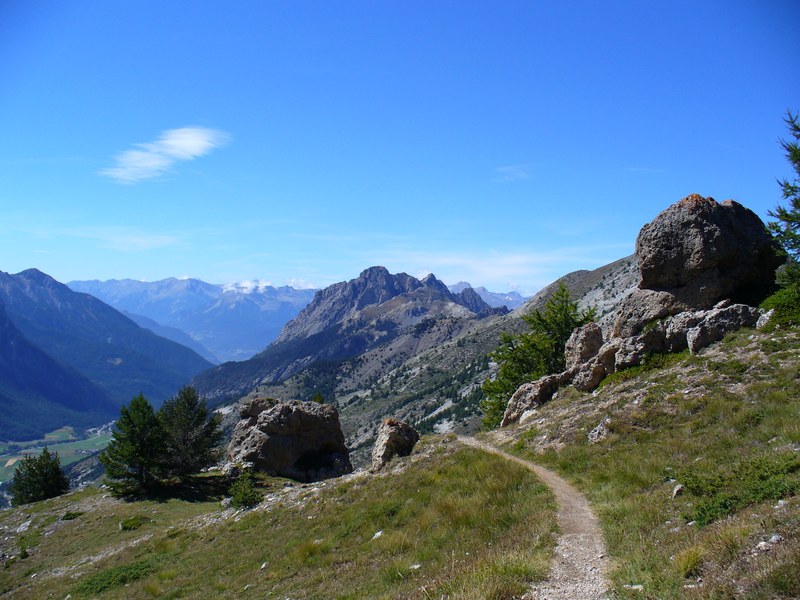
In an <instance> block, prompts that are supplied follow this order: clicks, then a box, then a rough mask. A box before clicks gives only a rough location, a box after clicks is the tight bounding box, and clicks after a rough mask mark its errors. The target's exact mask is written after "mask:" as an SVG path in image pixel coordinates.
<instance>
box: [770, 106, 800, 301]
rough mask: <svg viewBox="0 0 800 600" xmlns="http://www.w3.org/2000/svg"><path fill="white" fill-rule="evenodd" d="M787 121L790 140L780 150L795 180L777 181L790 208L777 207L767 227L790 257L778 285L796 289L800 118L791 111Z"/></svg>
mask: <svg viewBox="0 0 800 600" xmlns="http://www.w3.org/2000/svg"><path fill="white" fill-rule="evenodd" d="M784 121H785V122H786V125H787V126H788V128H789V135H790V138H789V139H788V140H781V147H782V148H783V150H784V152H785V153H786V158H787V160H788V161H789V163H790V164H791V165H792V169H793V170H794V173H795V176H794V179H793V180H791V181H790V180H789V179H782V180H779V181H778V184H779V185H780V186H781V193H782V195H783V199H784V200H788V201H789V206H788V207H784V206H780V205H778V206H777V207H776V208H775V210H774V211H770V212H769V216H770V217H773V218H775V219H777V221H772V222H770V223H769V224H768V227H769V230H770V231H771V232H772V233H773V235H774V236H775V237H776V238H777V240H778V241H779V242H780V243H781V244H782V245H783V247H784V249H785V250H786V253H787V254H788V255H789V262H788V264H787V265H786V267H785V269H784V270H783V272H782V273H781V274H780V279H779V281H780V283H781V284H783V285H785V286H789V285H795V286H796V285H800V123H798V114H792V113H791V111H788V112H787V113H786V117H785V118H784Z"/></svg>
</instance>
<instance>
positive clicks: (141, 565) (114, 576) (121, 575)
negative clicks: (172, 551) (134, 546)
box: [73, 559, 156, 596]
mask: <svg viewBox="0 0 800 600" xmlns="http://www.w3.org/2000/svg"><path fill="white" fill-rule="evenodd" d="M155 570H156V566H155V562H154V561H153V560H152V559H144V560H137V561H135V562H132V563H128V564H127V565H120V566H119V567H112V568H110V569H106V570H105V571H101V572H100V573H96V574H95V575H91V576H89V577H87V578H86V579H85V580H83V581H82V582H81V583H79V584H78V585H77V586H76V587H75V588H73V592H74V593H76V594H81V595H87V596H89V595H93V594H100V593H102V592H105V591H107V590H110V589H113V588H117V587H121V586H124V585H126V584H128V583H131V582H133V581H137V580H139V579H142V578H143V577H147V576H148V575H150V574H151V573H153V572H154V571H155Z"/></svg>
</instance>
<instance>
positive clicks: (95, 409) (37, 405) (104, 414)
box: [0, 302, 119, 440]
mask: <svg viewBox="0 0 800 600" xmlns="http://www.w3.org/2000/svg"><path fill="white" fill-rule="evenodd" d="M0 406H1V407H2V410H1V411H0V440H27V439H34V438H37V437H41V436H42V435H44V434H45V433H47V432H49V431H52V430H54V429H57V428H58V427H61V426H62V425H63V424H64V423H71V424H73V425H74V426H77V427H91V426H92V425H97V424H98V423H101V422H106V421H110V420H111V419H113V418H114V416H115V415H116V414H117V413H118V411H119V407H118V405H117V404H116V403H114V402H112V401H111V398H109V397H108V395H107V394H106V393H104V392H103V390H101V389H100V388H99V387H98V386H96V385H95V384H93V383H92V382H91V381H89V380H88V379H86V378H85V377H83V376H82V375H80V374H79V373H77V372H76V371H74V370H72V369H70V368H68V367H64V366H63V365H61V364H59V363H58V362H57V361H56V360H55V359H53V358H52V357H51V356H49V355H48V354H47V353H46V352H44V351H43V350H41V349H40V348H38V347H36V346H35V345H33V344H32V343H31V342H29V341H28V339H27V338H25V336H24V335H22V333H21V332H20V331H19V330H18V329H17V327H16V326H15V325H14V323H13V322H12V321H11V319H9V318H8V315H7V314H6V310H5V307H4V305H3V303H2V302H0Z"/></svg>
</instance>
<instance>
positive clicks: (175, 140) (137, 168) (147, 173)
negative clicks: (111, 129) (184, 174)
mask: <svg viewBox="0 0 800 600" xmlns="http://www.w3.org/2000/svg"><path fill="white" fill-rule="evenodd" d="M229 140H230V135H229V134H227V133H226V132H224V131H220V130H218V129H209V128H207V127H180V128H178V129H168V130H166V131H164V132H163V133H162V134H161V136H160V137H159V138H158V139H157V140H155V141H154V142H147V143H143V144H134V147H133V148H131V149H130V150H125V151H124V152H120V153H119V154H117V155H116V156H115V157H114V166H113V167H109V168H108V169H103V170H102V171H99V173H100V175H103V176H105V177H110V178H111V179H113V180H114V181H116V182H117V183H123V184H133V183H138V182H140V181H143V180H145V179H152V178H153V177H158V176H159V175H163V174H164V173H166V172H167V171H169V170H170V169H171V168H172V166H173V165H174V164H175V163H176V162H179V161H187V160H194V159H195V158H199V157H201V156H205V155H206V154H208V153H209V152H211V151H212V150H213V149H214V148H219V147H220V146H224V145H225V144H227V143H228V141H229Z"/></svg>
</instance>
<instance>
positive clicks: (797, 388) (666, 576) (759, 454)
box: [493, 329, 800, 599]
mask: <svg viewBox="0 0 800 600" xmlns="http://www.w3.org/2000/svg"><path fill="white" fill-rule="evenodd" d="M798 345H800V333H799V332H798V331H797V330H796V329H794V330H788V331H787V330H784V331H778V332H774V333H770V334H767V333H761V332H757V331H754V330H751V329H744V330H741V331H739V332H737V333H735V334H733V335H730V336H728V337H727V338H726V339H725V340H724V341H723V342H722V343H720V344H717V345H715V346H712V347H710V348H708V349H707V350H705V351H704V352H702V353H700V354H699V355H697V356H691V355H689V354H688V353H683V354H678V355H670V356H664V357H659V358H658V359H654V360H652V361H651V362H650V364H649V365H645V366H641V367H636V368H634V369H631V370H629V371H622V372H620V373H617V374H615V375H614V376H612V377H610V378H608V380H606V382H605V383H604V385H602V387H601V388H600V389H599V390H597V391H596V392H594V393H592V394H581V393H579V392H577V391H575V390H574V389H573V388H568V389H567V390H564V391H562V392H560V393H559V395H558V397H557V398H556V399H555V400H554V401H552V402H550V403H548V404H546V405H544V406H542V407H541V408H539V409H538V413H537V415H536V418H535V419H534V420H533V421H532V422H531V423H529V424H528V425H525V426H521V427H517V428H515V429H514V430H512V431H503V432H497V433H495V434H493V435H494V436H496V437H498V438H499V439H502V440H504V441H505V442H506V443H508V444H509V445H510V448H512V449H513V451H515V452H517V453H519V454H520V455H522V456H524V457H528V458H531V457H532V458H533V459H534V460H536V461H539V462H541V463H542V464H545V465H548V466H550V467H551V468H554V469H556V470H557V471H558V472H560V473H561V474H562V475H564V476H566V477H568V478H570V479H571V480H572V481H573V482H574V483H575V484H576V485H577V486H578V487H579V488H580V489H581V490H582V491H583V492H584V493H586V494H587V495H588V497H589V499H590V500H591V502H592V504H593V506H594V508H595V511H596V512H597V514H598V516H599V517H600V519H601V522H602V523H603V527H604V531H605V536H606V542H607V544H608V548H609V552H610V553H611V555H612V559H613V561H614V564H615V569H614V570H613V572H612V583H613V586H614V589H615V592H616V594H617V595H618V596H619V597H623V598H628V597H630V598H659V599H662V598H694V597H697V598H796V597H798V596H800V500H798V498H797V492H798V490H800V419H799V418H798V417H800V356H799V355H798V352H797V348H798ZM591 440H594V443H593V442H592V441H591ZM676 486H681V487H680V488H678V490H679V491H678V492H675V489H676ZM681 492H682V493H681ZM673 493H675V494H676V495H675V497H674V498H673Z"/></svg>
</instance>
